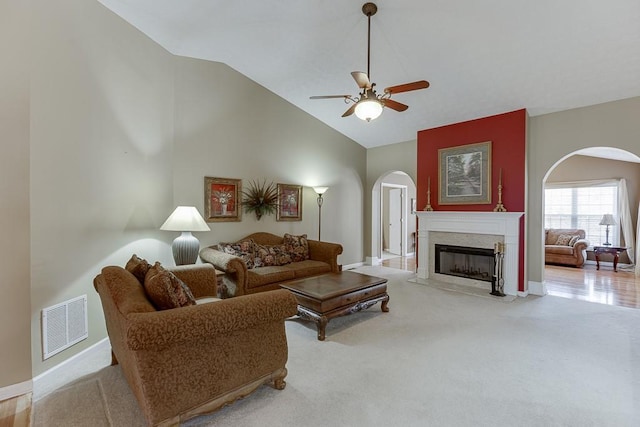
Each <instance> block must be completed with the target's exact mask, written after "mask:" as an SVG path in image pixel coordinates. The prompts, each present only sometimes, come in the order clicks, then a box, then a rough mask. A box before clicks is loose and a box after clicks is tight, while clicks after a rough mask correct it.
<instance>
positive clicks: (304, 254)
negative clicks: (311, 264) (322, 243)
mask: <svg viewBox="0 0 640 427" xmlns="http://www.w3.org/2000/svg"><path fill="white" fill-rule="evenodd" d="M284 246H285V249H286V251H287V252H288V253H289V255H291V261H293V262H297V261H304V260H305V259H309V242H308V241H307V235H306V234H303V235H301V236H293V235H291V234H289V233H285V235H284Z"/></svg>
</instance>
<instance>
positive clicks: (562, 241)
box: [556, 234, 573, 246]
mask: <svg viewBox="0 0 640 427" xmlns="http://www.w3.org/2000/svg"><path fill="white" fill-rule="evenodd" d="M572 238H573V235H572V234H560V235H559V236H558V240H556V245H560V246H569V242H570V241H571V239H572Z"/></svg>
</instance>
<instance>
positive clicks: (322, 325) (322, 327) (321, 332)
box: [316, 316, 329, 341]
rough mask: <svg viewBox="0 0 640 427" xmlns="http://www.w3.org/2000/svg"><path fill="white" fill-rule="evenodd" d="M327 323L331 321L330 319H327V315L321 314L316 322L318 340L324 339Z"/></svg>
mask: <svg viewBox="0 0 640 427" xmlns="http://www.w3.org/2000/svg"><path fill="white" fill-rule="evenodd" d="M327 323H329V319H327V318H326V316H320V317H319V318H318V319H317V320H316V324H317V325H318V341H324V338H325V331H326V329H327Z"/></svg>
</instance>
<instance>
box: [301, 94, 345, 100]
mask: <svg viewBox="0 0 640 427" xmlns="http://www.w3.org/2000/svg"><path fill="white" fill-rule="evenodd" d="M331 98H347V99H348V98H351V95H319V96H310V97H309V99H331Z"/></svg>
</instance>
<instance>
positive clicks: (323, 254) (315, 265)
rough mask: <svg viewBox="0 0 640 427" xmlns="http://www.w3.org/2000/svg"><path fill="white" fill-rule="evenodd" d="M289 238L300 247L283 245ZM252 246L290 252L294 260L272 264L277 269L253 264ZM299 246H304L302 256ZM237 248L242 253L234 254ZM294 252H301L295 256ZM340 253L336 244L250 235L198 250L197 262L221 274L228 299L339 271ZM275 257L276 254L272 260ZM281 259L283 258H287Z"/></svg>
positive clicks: (340, 248) (286, 236) (287, 237)
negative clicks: (228, 242)
mask: <svg viewBox="0 0 640 427" xmlns="http://www.w3.org/2000/svg"><path fill="white" fill-rule="evenodd" d="M290 238H291V239H296V238H300V239H299V240H301V241H302V243H300V241H298V243H300V245H299V246H296V247H294V248H293V249H292V248H290V247H289V245H288V243H287V242H288V239H290ZM294 241H295V240H294ZM305 242H306V243H305ZM256 245H258V246H257V247H260V248H261V249H262V250H265V249H266V250H271V249H277V248H280V249H279V250H280V251H285V252H287V251H291V252H294V256H293V258H292V259H291V260H285V261H284V262H282V263H276V264H280V265H264V263H262V264H260V263H256V262H254V260H255V259H256V253H257V252H256V251H257V250H256ZM223 246H225V247H227V246H232V247H236V252H235V253H234V251H233V250H231V251H226V252H225V250H224V249H223ZM302 246H306V251H307V252H306V254H305V253H304V248H303V247H302ZM240 247H241V248H242V253H240V252H238V248H240ZM265 247H266V248H265ZM298 249H299V250H300V251H302V252H296V250H298ZM341 253H342V245H340V244H337V243H329V242H321V241H318V240H308V239H306V236H304V235H303V236H291V235H289V234H285V235H284V236H277V235H275V234H271V233H253V234H250V235H248V236H246V237H244V238H242V239H240V240H239V241H237V242H234V243H232V244H224V243H221V244H220V245H214V246H210V247H205V248H202V249H201V250H200V259H201V260H202V261H203V262H205V263H210V264H212V265H213V266H215V268H216V269H218V270H221V271H224V272H225V275H224V277H223V282H224V284H225V286H227V287H228V288H229V289H228V292H229V296H238V295H246V294H254V293H257V292H264V291H270V290H274V289H279V288H280V284H282V283H285V282H289V281H293V280H299V279H303V278H306V277H312V276H318V275H321V274H326V273H332V272H334V273H335V272H338V271H340V269H341V266H340V265H339V264H338V255H340V254H341ZM296 255H298V256H297V257H296ZM278 256H279V255H278V253H276V256H275V258H277V257H278ZM283 256H284V257H285V258H286V256H287V255H286V254H284V255H283ZM288 261H291V262H288ZM260 265H261V266H260Z"/></svg>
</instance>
